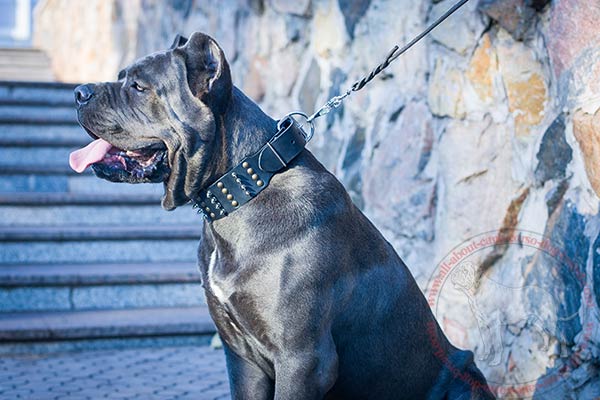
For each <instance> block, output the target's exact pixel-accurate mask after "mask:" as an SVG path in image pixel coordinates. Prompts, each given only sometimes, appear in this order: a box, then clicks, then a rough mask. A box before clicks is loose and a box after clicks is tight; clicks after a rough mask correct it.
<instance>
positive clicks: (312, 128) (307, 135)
mask: <svg viewBox="0 0 600 400" xmlns="http://www.w3.org/2000/svg"><path fill="white" fill-rule="evenodd" d="M294 115H299V116H301V117H302V118H304V119H305V120H306V122H308V125H309V127H310V132H308V133H306V132H304V129H303V130H302V132H303V133H304V140H305V141H306V143H308V142H309V141H310V139H312V137H313V135H314V134H315V123H314V122H313V121H309V120H308V115H306V114H305V113H303V112H301V111H292V112H291V113H289V114H286V115H285V116H284V117H283V118H281V119H280V120H279V122H278V123H277V130H281V127H282V125H283V122H284V121H285V120H286V119H288V118H292V119H294V118H293V116H294ZM294 121H295V119H294ZM303 126H304V125H303V124H300V128H302V127H303Z"/></svg>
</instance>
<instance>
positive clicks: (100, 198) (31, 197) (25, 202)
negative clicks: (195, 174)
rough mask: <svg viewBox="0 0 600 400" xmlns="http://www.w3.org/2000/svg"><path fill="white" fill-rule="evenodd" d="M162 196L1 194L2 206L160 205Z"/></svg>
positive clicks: (0, 201) (0, 204) (0, 202)
mask: <svg viewBox="0 0 600 400" xmlns="http://www.w3.org/2000/svg"><path fill="white" fill-rule="evenodd" d="M160 199H161V196H158V195H152V194H150V195H131V194H102V195H99V194H89V193H0V206H2V205H7V206H39V205H44V206H69V205H71V206H77V205H84V206H95V205H97V206H107V205H111V206H120V205H160Z"/></svg>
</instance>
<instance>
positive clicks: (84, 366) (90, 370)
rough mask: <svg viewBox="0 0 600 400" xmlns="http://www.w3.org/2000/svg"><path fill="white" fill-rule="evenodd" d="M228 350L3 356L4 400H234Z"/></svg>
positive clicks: (0, 358) (1, 381)
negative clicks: (231, 389)
mask: <svg viewBox="0 0 600 400" xmlns="http://www.w3.org/2000/svg"><path fill="white" fill-rule="evenodd" d="M229 398H230V397H229V385H228V382H227V375H226V372H225V357H224V355H223V351H222V350H213V349H211V348H210V347H167V348H144V349H131V350H102V351H99V350H94V351H81V352H76V353H63V354H44V355H30V356H22V355H19V356H0V399H2V400H13V399H28V400H38V399H39V400H41V399H44V400H46V399H69V400H83V399H93V400H96V399H118V400H122V399H144V400H146V399H148V400H152V399H160V400H165V399H168V400H170V399H181V400H184V399H194V400H205V399H211V400H216V399H219V400H221V399H229Z"/></svg>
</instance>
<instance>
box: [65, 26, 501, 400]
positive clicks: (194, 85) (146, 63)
mask: <svg viewBox="0 0 600 400" xmlns="http://www.w3.org/2000/svg"><path fill="white" fill-rule="evenodd" d="M75 97H76V101H77V111H78V117H79V122H80V123H81V125H82V126H83V127H84V128H85V130H86V131H87V132H88V134H89V135H90V136H92V138H93V139H94V141H93V142H92V143H91V144H90V145H88V146H87V147H85V148H84V149H81V150H78V151H76V152H74V153H73V154H72V155H71V159H70V162H71V166H72V167H73V168H74V169H75V170H77V171H79V172H81V171H83V170H84V169H85V168H86V167H88V166H90V165H91V166H92V168H93V170H94V172H95V173H96V175H98V176H99V177H101V178H104V179H108V180H111V181H117V182H129V183H139V182H164V197H163V200H162V206H163V207H164V208H165V209H167V210H172V209H174V208H176V207H178V206H181V205H183V204H186V203H188V202H193V203H194V204H196V205H197V206H198V207H200V209H201V210H202V211H203V212H204V216H205V218H206V221H205V223H204V229H203V237H202V240H201V243H200V250H199V265H200V270H201V273H202V280H203V286H204V289H205V291H206V298H207V302H208V306H209V309H210V312H211V315H212V317H213V319H214V321H215V323H216V325H217V328H218V331H219V334H220V336H221V338H222V339H223V342H224V348H225V353H226V356H227V367H228V372H229V377H230V382H231V390H232V396H233V398H235V399H273V398H276V399H323V398H326V399H377V400H381V399H394V400H396V399H459V398H460V399H468V398H470V399H489V398H493V396H492V394H491V393H490V391H489V389H488V387H487V384H486V381H485V378H484V377H483V375H482V374H481V372H480V371H479V370H478V369H477V367H476V366H475V364H474V363H473V358H472V354H471V353H470V352H468V351H462V350H458V349H456V348H455V347H453V346H452V345H451V344H450V343H449V342H448V340H447V339H446V337H445V336H444V334H443V333H442V331H441V329H440V328H439V326H438V324H437V323H436V321H435V319H434V317H433V315H432V313H431V311H430V309H429V306H428V304H427V302H426V300H425V298H424V296H423V295H422V293H421V291H420V290H419V288H418V286H417V284H416V282H415V280H414V279H413V277H412V276H411V274H410V272H409V271H408V269H407V267H406V266H405V265H404V263H403V262H402V260H401V259H400V258H399V257H398V255H397V254H396V252H395V251H394V249H393V248H392V246H391V245H390V244H389V243H388V242H386V240H385V239H384V238H383V237H382V235H381V234H380V233H379V232H378V231H377V229H376V228H375V227H374V226H373V225H372V224H371V222H369V220H368V219H367V218H366V217H365V216H364V215H363V214H362V213H361V212H360V210H358V209H357V208H356V207H355V206H354V205H353V204H352V202H351V201H350V198H349V197H348V194H347V193H346V191H345V190H344V188H343V187H342V185H341V184H340V183H339V182H338V181H337V179H336V178H335V177H334V176H333V175H332V174H331V173H329V172H328V171H327V170H326V169H325V168H324V167H323V166H322V165H321V164H320V163H319V162H318V161H317V160H316V159H315V157H314V156H313V155H312V154H311V153H310V151H308V150H306V149H303V144H304V143H303V135H302V131H301V130H300V129H301V128H300V127H299V126H298V124H296V123H294V122H291V121H288V123H287V124H284V126H279V127H278V123H277V121H275V120H273V119H272V118H270V117H269V116H267V115H266V114H265V113H263V111H261V109H260V108H259V107H258V106H257V105H256V104H254V103H253V102H252V101H251V100H250V99H248V98H247V97H246V96H245V95H244V94H243V93H242V92H241V91H240V90H239V89H238V88H236V87H235V86H234V85H233V83H232V79H231V75H230V71H229V66H228V64H227V61H226V59H225V56H224V54H223V51H222V50H221V48H220V47H219V46H218V45H217V43H216V42H215V41H214V40H213V39H211V38H210V37H208V36H206V35H204V34H202V33H194V34H193V35H192V36H191V37H190V39H189V40H186V39H185V38H182V37H178V38H177V39H176V40H175V43H173V46H172V47H171V48H170V49H169V50H166V51H162V52H157V53H154V54H151V55H149V56H147V57H145V58H142V59H140V60H138V61H137V62H136V63H134V64H132V65H131V66H129V67H128V68H126V69H124V70H123V71H122V72H121V73H120V74H119V77H118V80H117V81H115V82H107V83H100V84H87V85H82V86H80V87H78V88H77V89H76V90H75ZM280 125H281V124H280ZM278 132H279V133H280V135H279V136H278V137H277V138H275V139H274V138H273V136H274V135H275V134H276V133H278ZM267 143H269V145H266V144H267ZM200 221H201V218H200V217H199V218H198V223H199V224H200V223H201V222H200Z"/></svg>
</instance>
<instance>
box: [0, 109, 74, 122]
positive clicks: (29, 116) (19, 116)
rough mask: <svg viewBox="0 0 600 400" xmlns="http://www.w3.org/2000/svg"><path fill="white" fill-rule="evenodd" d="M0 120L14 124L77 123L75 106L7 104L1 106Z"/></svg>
mask: <svg viewBox="0 0 600 400" xmlns="http://www.w3.org/2000/svg"><path fill="white" fill-rule="evenodd" d="M0 122H2V123H5V124H6V123H12V124H32V125H45V124H72V125H76V124H77V112H76V109H75V106H66V105H65V106H63V105H29V104H24V105H23V104H19V105H12V104H10V105H7V104H4V105H2V106H0Z"/></svg>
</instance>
